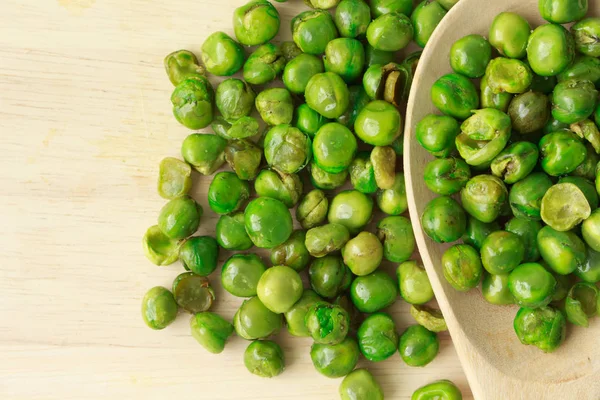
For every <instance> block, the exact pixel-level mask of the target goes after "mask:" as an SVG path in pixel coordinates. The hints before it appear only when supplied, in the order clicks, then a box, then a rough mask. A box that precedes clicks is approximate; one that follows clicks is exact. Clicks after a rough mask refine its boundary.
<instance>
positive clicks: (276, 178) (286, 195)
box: [254, 169, 302, 208]
mask: <svg viewBox="0 0 600 400" xmlns="http://www.w3.org/2000/svg"><path fill="white" fill-rule="evenodd" d="M254 190H255V191H256V194H257V195H258V196H260V197H271V198H274V199H277V200H279V201H281V202H282V203H283V204H285V205H286V206H287V207H288V208H291V207H293V206H295V205H296V203H298V201H299V200H300V196H301V194H302V181H301V180H300V178H299V177H298V175H296V174H284V173H281V172H275V171H272V170H267V169H265V170H262V171H261V172H260V174H258V176H257V177H256V181H255V182H254Z"/></svg>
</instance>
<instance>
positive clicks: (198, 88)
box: [171, 76, 215, 129]
mask: <svg viewBox="0 0 600 400" xmlns="http://www.w3.org/2000/svg"><path fill="white" fill-rule="evenodd" d="M214 97H215V95H214V90H213V88H212V86H211V84H210V82H209V81H208V79H206V78H205V77H204V76H195V77H192V78H187V79H185V80H183V81H181V83H180V84H179V85H177V87H176V88H175V90H174V91H173V94H172V95H171V103H172V104H173V115H174V116H175V119H176V120H177V121H178V122H179V123H180V124H182V125H183V126H185V127H186V128H190V129H202V128H205V127H207V126H208V125H210V123H211V122H212V119H213V102H214Z"/></svg>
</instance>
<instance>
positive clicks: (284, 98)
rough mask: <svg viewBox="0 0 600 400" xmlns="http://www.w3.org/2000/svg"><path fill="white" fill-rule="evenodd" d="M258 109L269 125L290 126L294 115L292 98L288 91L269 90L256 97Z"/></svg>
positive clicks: (282, 89) (279, 89)
mask: <svg viewBox="0 0 600 400" xmlns="http://www.w3.org/2000/svg"><path fill="white" fill-rule="evenodd" d="M255 105H256V109H257V110H258V113H259V114H260V117H261V118H262V119H263V121H265V122H266V123H267V124H268V125H280V124H289V123H290V122H292V117H293V114H294V104H293V102H292V96H291V94H290V92H289V91H288V90H287V89H284V88H269V89H266V90H263V91H262V92H260V93H259V94H258V96H256V101H255Z"/></svg>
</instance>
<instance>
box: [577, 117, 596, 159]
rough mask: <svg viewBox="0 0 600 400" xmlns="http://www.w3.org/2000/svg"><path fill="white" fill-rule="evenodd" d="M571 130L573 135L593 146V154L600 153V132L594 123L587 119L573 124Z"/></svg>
mask: <svg viewBox="0 0 600 400" xmlns="http://www.w3.org/2000/svg"><path fill="white" fill-rule="evenodd" d="M570 128H571V131H572V132H573V133H575V134H576V135H577V136H579V137H580V138H581V139H584V140H585V141H587V142H588V143H589V144H591V145H592V149H593V150H592V153H598V152H600V130H598V126H597V125H596V124H595V123H594V122H592V121H590V120H589V119H585V120H583V121H580V122H577V123H574V124H571V126H570ZM580 165H581V164H580Z"/></svg>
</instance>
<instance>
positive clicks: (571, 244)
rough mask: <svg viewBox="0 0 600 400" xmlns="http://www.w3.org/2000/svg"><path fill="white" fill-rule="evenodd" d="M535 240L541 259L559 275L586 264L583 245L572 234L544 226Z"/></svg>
mask: <svg viewBox="0 0 600 400" xmlns="http://www.w3.org/2000/svg"><path fill="white" fill-rule="evenodd" d="M537 240H538V248H539V250H540V254H541V256H542V259H543V260H544V261H545V262H546V263H547V264H548V266H550V268H552V270H553V271H555V272H557V273H559V274H561V275H567V274H570V273H571V272H573V271H575V270H576V269H577V268H578V267H579V266H581V265H583V264H584V263H585V262H586V251H585V243H583V241H582V240H581V239H580V238H579V237H578V236H577V235H576V234H575V233H573V232H559V231H556V230H554V229H552V228H551V227H549V226H544V227H543V228H542V229H541V230H540V231H539V233H538V237H537Z"/></svg>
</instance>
